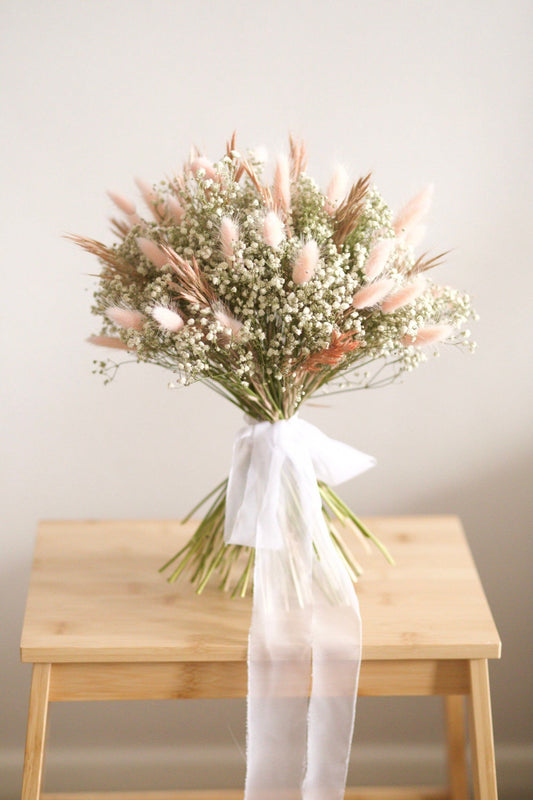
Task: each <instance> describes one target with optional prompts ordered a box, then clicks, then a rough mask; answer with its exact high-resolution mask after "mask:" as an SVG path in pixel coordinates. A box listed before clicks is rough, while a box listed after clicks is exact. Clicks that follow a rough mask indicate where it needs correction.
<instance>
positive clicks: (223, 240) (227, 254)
mask: <svg viewBox="0 0 533 800" xmlns="http://www.w3.org/2000/svg"><path fill="white" fill-rule="evenodd" d="M238 239H239V227H238V225H237V223H236V222H234V221H233V220H232V219H231V217H223V218H222V222H221V223H220V245H221V247H222V253H223V254H224V258H225V259H226V261H233V259H234V258H235V254H234V252H233V248H234V246H235V242H237V241H238Z"/></svg>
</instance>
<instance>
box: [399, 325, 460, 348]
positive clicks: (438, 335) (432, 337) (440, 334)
mask: <svg viewBox="0 0 533 800" xmlns="http://www.w3.org/2000/svg"><path fill="white" fill-rule="evenodd" d="M452 333H453V328H452V326H451V325H428V326H427V327H426V328H420V330H419V331H418V333H417V334H416V336H414V337H413V336H409V335H407V336H404V337H403V339H402V344H403V345H405V346H406V347H407V346H408V345H413V346H414V347H423V346H424V345H425V344H436V343H437V342H443V341H444V340H445V339H449V338H450V336H451V335H452Z"/></svg>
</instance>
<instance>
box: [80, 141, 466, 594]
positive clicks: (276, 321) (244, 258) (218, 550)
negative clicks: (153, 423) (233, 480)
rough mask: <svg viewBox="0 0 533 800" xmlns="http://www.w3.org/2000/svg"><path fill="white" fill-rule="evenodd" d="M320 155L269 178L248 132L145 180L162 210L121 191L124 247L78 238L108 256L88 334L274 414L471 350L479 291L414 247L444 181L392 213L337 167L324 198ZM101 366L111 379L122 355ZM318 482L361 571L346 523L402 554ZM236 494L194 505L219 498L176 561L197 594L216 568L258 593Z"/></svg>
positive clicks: (293, 152) (346, 557)
mask: <svg viewBox="0 0 533 800" xmlns="http://www.w3.org/2000/svg"><path fill="white" fill-rule="evenodd" d="M306 165H307V157H306V150H305V146H304V144H303V142H301V141H296V140H295V139H294V138H292V137H291V138H290V153H289V156H288V157H286V156H283V155H282V156H280V157H279V158H278V159H277V163H276V166H275V174H274V179H273V183H272V185H269V183H268V182H267V181H266V180H265V179H264V175H265V162H264V160H263V158H262V155H261V153H260V152H253V151H251V152H247V153H246V154H244V155H243V154H242V153H241V152H240V151H238V150H237V148H236V142H235V135H234V136H233V138H232V140H231V141H230V142H228V144H227V147H226V153H225V155H224V156H223V157H222V158H221V159H220V160H219V161H218V162H216V163H212V162H211V161H209V160H208V159H207V158H206V157H205V156H203V155H201V154H200V153H199V152H198V151H197V150H196V149H193V151H192V152H191V155H190V158H189V160H188V161H187V163H186V164H185V165H184V168H183V170H182V171H181V172H180V173H179V174H177V175H174V176H172V177H170V178H169V179H167V180H165V181H162V182H161V183H160V184H158V185H157V186H154V187H150V186H148V185H147V184H146V183H144V182H143V181H137V183H138V185H139V188H140V191H141V194H142V197H143V199H144V202H145V204H146V206H147V208H148V210H149V212H150V218H149V219H144V218H143V217H141V216H140V215H139V214H138V212H137V209H136V207H135V205H134V204H133V203H132V202H131V201H130V200H128V199H126V198H124V197H122V196H120V195H117V194H115V193H113V192H110V193H109V194H110V197H111V199H112V201H113V202H114V204H115V205H116V206H117V207H118V209H119V210H120V211H121V212H122V214H123V216H122V218H121V219H113V220H112V225H113V229H114V232H115V233H116V234H117V236H118V239H119V241H118V243H115V244H113V245H105V244H102V243H100V242H97V241H95V240H93V239H88V238H84V237H79V236H72V237H71V238H72V239H73V240H74V241H76V242H77V243H78V244H80V245H81V246H82V247H83V248H84V249H86V250H88V251H89V252H91V253H93V254H95V255H96V256H97V257H98V259H99V261H100V262H101V265H102V271H101V273H100V276H99V280H100V282H99V287H98V289H97V291H96V293H95V303H94V307H93V309H92V310H93V312H94V313H95V314H97V315H100V316H101V317H102V318H103V320H104V325H103V329H102V331H101V333H100V335H98V336H92V337H91V338H90V341H91V342H92V343H94V344H97V345H102V346H104V347H109V348H116V349H119V350H125V351H126V350H127V351H129V352H131V353H132V354H134V355H135V358H136V359H137V361H148V362H150V363H153V364H158V365H160V366H162V367H165V368H166V369H169V370H170V371H171V372H172V373H173V376H174V377H173V380H172V382H171V383H170V385H171V386H176V385H179V384H185V385H186V384H190V383H193V382H195V381H201V382H203V383H204V384H206V385H208V386H210V387H211V388H212V389H214V390H215V391H216V392H218V393H219V394H221V395H222V396H223V397H225V398H226V399H228V400H230V402H232V403H234V404H235V405H237V406H238V407H239V408H240V409H242V411H243V412H244V413H245V414H246V415H247V417H248V418H249V419H252V420H259V421H268V422H270V423H273V422H276V421H277V420H287V419H289V418H291V417H293V416H294V415H295V414H296V413H297V412H298V410H299V408H300V406H301V405H302V404H303V403H305V402H306V401H308V400H309V399H310V398H311V397H315V398H317V397H324V396H328V397H329V396H331V395H334V394H338V393H340V392H348V391H354V390H359V389H366V388H375V387H379V386H385V385H386V384H388V383H391V382H392V381H395V380H397V379H398V378H399V377H400V376H401V375H402V373H404V372H408V371H411V370H412V369H414V368H415V367H416V366H418V365H419V364H420V363H421V362H422V361H424V360H425V359H426V358H427V351H428V349H429V348H431V349H432V350H433V351H435V345H436V344H437V342H444V343H446V344H447V345H455V346H460V347H467V348H472V347H473V345H472V344H471V343H470V342H469V332H468V331H462V332H459V328H460V327H461V326H462V325H463V324H464V323H465V322H466V321H467V320H468V318H469V317H473V312H472V309H471V305H470V300H469V298H468V296H467V295H465V294H462V293H460V292H458V291H456V290H455V289H452V288H450V287H448V286H439V285H437V284H435V283H433V282H432V281H431V280H430V279H429V278H428V276H427V273H428V271H429V270H430V269H432V268H433V267H435V266H437V264H438V263H439V262H440V261H441V259H442V256H443V255H445V254H440V255H437V256H435V257H429V256H428V255H427V254H423V255H420V256H416V255H415V254H414V248H415V246H416V245H417V244H418V243H419V241H420V239H421V237H422V236H423V233H424V225H423V222H424V217H425V216H426V213H427V211H428V208H429V204H430V201H431V194H432V190H431V187H428V188H426V189H424V190H423V191H422V192H421V193H420V194H419V195H417V196H416V197H415V198H414V199H413V200H411V202H409V203H408V204H407V205H406V206H405V207H404V208H403V209H402V210H401V211H400V213H399V214H397V215H396V217H394V218H393V216H392V214H391V211H390V210H389V208H388V206H387V205H386V204H385V202H384V201H383V199H382V198H381V196H380V194H379V193H378V191H377V189H376V188H375V187H374V186H372V185H371V183H370V175H367V176H365V177H363V178H360V179H359V180H357V181H356V182H355V183H354V184H353V185H350V184H349V181H348V176H347V174H346V173H345V171H344V170H343V169H342V168H338V169H337V170H336V171H335V173H334V175H333V178H332V180H331V182H330V184H329V186H328V188H327V191H326V192H323V191H322V190H321V189H320V188H319V186H318V185H317V184H316V183H315V181H314V180H313V179H312V178H311V177H310V176H309V175H308V174H307V173H306ZM97 366H98V370H99V371H100V372H101V373H102V374H103V375H104V377H105V380H106V381H109V380H111V379H112V377H114V375H115V373H116V370H117V368H118V366H119V364H118V363H117V362H116V361H114V360H108V361H99V362H97ZM318 488H319V492H320V497H321V500H322V508H323V514H324V519H325V521H326V524H327V527H328V530H329V533H330V535H331V538H332V541H333V542H334V544H335V547H336V549H337V551H338V553H339V555H340V556H341V558H342V559H343V561H344V563H345V565H346V567H347V569H348V571H349V573H350V575H351V577H352V579H354V580H355V579H356V578H357V576H358V575H359V574H360V572H361V568H360V566H359V564H358V563H357V562H356V561H355V559H354V557H353V555H351V554H350V551H349V548H347V547H346V545H345V543H344V541H343V536H342V533H341V530H342V529H344V530H347V529H348V530H351V531H352V532H354V533H356V534H358V535H359V536H360V537H361V538H363V539H369V540H371V541H373V542H374V543H375V544H376V545H377V547H379V548H380V550H381V551H382V552H383V553H384V554H385V556H386V557H387V558H389V559H390V558H391V557H390V555H389V554H388V553H387V551H386V549H385V548H384V547H383V545H382V544H381V543H380V542H379V541H378V540H377V539H376V538H375V537H374V536H373V534H372V532H371V531H369V530H368V529H367V527H366V526H365V525H364V524H363V523H362V522H361V520H360V519H359V518H358V517H357V516H356V515H355V514H354V513H353V512H352V511H351V510H350V509H349V508H348V507H347V506H346V505H345V503H344V502H343V501H342V500H341V499H340V497H339V496H338V495H337V494H336V493H335V492H334V491H333V489H332V488H331V486H329V485H328V484H327V483H325V482H324V481H320V482H319V484H318ZM226 496H227V480H224V481H222V483H220V484H219V485H218V486H217V487H216V488H215V489H214V490H213V491H212V492H211V493H210V494H209V495H208V496H207V497H205V498H204V500H202V501H201V502H200V503H199V504H198V505H197V506H196V507H195V508H194V509H193V510H192V511H191V514H190V515H188V517H187V519H189V517H190V516H191V515H192V514H193V513H195V512H196V511H198V509H199V508H201V507H202V505H204V503H207V502H208V501H211V503H210V506H209V509H208V511H207V513H206V514H205V516H204V518H203V520H202V522H201V523H200V524H199V526H198V528H197V530H196V532H195V534H194V536H193V537H192V539H191V540H190V541H189V543H188V544H187V545H186V547H185V548H184V549H183V550H181V551H180V552H179V553H177V554H176V555H174V556H173V557H172V558H171V559H170V560H169V561H168V563H167V564H166V565H164V567H163V568H162V569H167V568H168V567H170V566H171V565H172V566H173V570H172V572H171V573H170V577H169V580H171V581H174V580H176V578H177V577H178V576H179V575H180V574H181V573H182V572H184V571H185V570H187V571H188V572H189V575H190V577H191V579H192V581H193V582H194V584H195V586H196V588H197V591H198V592H201V591H202V590H203V589H204V587H205V586H206V584H207V583H208V581H209V580H210V579H211V577H212V576H213V575H214V574H216V575H218V576H219V582H220V586H221V587H223V588H226V589H228V588H229V589H231V591H232V594H233V595H240V596H244V595H245V594H246V591H247V588H248V586H249V585H250V578H251V575H252V572H253V561H254V549H253V548H250V547H248V548H247V547H243V546H241V545H232V544H228V543H227V542H225V541H224V535H223V534H224V519H225V507H226ZM335 520H337V521H339V522H340V523H341V526H340V527H339V526H338V525H335V524H334V521H335ZM237 565H239V566H240V569H239V570H236V569H235V567H236V566H237ZM235 574H236V575H237V577H236V578H234V579H233V580H232V578H233V576H234V575H235Z"/></svg>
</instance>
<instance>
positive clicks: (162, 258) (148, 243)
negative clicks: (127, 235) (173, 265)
mask: <svg viewBox="0 0 533 800" xmlns="http://www.w3.org/2000/svg"><path fill="white" fill-rule="evenodd" d="M137 244H138V245H139V250H140V251H141V253H142V254H143V256H144V257H145V258H147V259H148V261H151V262H152V264H153V265H154V266H155V267H158V268H159V269H161V267H164V266H165V264H168V263H169V258H168V256H166V255H165V254H164V253H163V251H162V250H160V248H159V247H158V246H157V245H156V243H155V242H153V241H152V240H151V239H145V238H144V236H138V237H137Z"/></svg>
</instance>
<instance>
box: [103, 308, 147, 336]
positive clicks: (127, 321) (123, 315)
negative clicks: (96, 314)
mask: <svg viewBox="0 0 533 800" xmlns="http://www.w3.org/2000/svg"><path fill="white" fill-rule="evenodd" d="M105 313H106V316H107V318H108V319H110V320H111V322H114V323H115V325H119V326H120V327H121V328H133V330H136V331H140V330H141V329H142V326H143V324H144V321H145V319H146V317H145V316H144V314H141V312H140V311H134V310H133V309H131V308H120V306H111V308H108V309H107V311H106V312H105Z"/></svg>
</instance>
